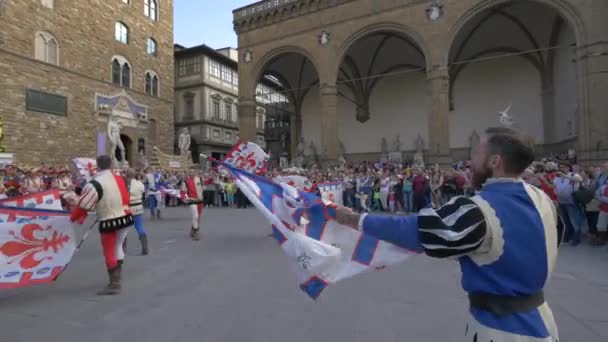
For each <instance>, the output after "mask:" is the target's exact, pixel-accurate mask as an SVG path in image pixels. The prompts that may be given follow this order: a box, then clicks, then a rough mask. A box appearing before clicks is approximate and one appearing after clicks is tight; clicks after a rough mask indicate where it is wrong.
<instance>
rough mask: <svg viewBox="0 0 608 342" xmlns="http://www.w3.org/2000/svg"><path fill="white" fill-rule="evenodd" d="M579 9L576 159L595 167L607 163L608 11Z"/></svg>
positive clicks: (596, 7) (604, 8)
mask: <svg viewBox="0 0 608 342" xmlns="http://www.w3.org/2000/svg"><path fill="white" fill-rule="evenodd" d="M578 10H579V12H580V14H581V17H582V20H581V23H582V25H584V26H585V30H584V35H583V34H578V35H577V50H576V60H577V83H578V111H577V121H578V122H577V124H578V127H577V128H578V129H577V131H578V143H577V157H578V160H579V162H580V163H583V164H598V163H601V162H603V161H606V160H608V96H607V95H608V72H606V71H607V70H608V21H606V15H607V14H608V10H607V9H606V7H601V6H599V7H598V6H583V5H579V8H578ZM578 31H579V33H580V32H582V31H583V29H582V28H579V30H578Z"/></svg>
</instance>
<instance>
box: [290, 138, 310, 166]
mask: <svg viewBox="0 0 608 342" xmlns="http://www.w3.org/2000/svg"><path fill="white" fill-rule="evenodd" d="M306 149H307V147H306V140H304V137H301V138H300V141H299V142H298V146H297V147H296V155H295V158H293V164H294V166H296V167H299V168H301V167H303V166H304V161H305V159H306Z"/></svg>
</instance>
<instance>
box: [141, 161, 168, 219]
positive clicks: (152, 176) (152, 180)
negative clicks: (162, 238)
mask: <svg viewBox="0 0 608 342" xmlns="http://www.w3.org/2000/svg"><path fill="white" fill-rule="evenodd" d="M163 183H164V179H163V174H162V173H161V172H155V170H154V168H152V167H149V168H148V172H147V173H146V183H145V185H146V193H147V195H146V200H147V202H148V208H149V209H150V215H151V218H152V219H155V218H156V219H160V209H161V208H164V204H165V203H164V201H163V196H162V193H161V191H160V189H161V187H162V185H163Z"/></svg>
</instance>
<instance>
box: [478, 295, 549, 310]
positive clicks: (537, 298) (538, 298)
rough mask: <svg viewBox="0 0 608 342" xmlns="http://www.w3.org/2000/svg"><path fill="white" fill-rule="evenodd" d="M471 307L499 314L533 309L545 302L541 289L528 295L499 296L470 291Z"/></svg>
mask: <svg viewBox="0 0 608 342" xmlns="http://www.w3.org/2000/svg"><path fill="white" fill-rule="evenodd" d="M469 303H470V305H471V308H475V309H479V310H483V311H488V312H491V313H493V314H496V315H499V316H507V315H512V314H515V313H523V312H528V311H531V310H534V309H536V308H538V307H539V306H541V305H543V303H545V295H544V293H543V292H542V291H540V292H538V293H535V294H532V295H529V296H499V295H493V294H488V293H470V294H469Z"/></svg>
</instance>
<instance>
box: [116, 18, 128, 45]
mask: <svg viewBox="0 0 608 342" xmlns="http://www.w3.org/2000/svg"><path fill="white" fill-rule="evenodd" d="M114 38H115V39H116V40H117V41H119V42H121V43H123V44H128V43H129V28H128V27H127V25H125V24H124V23H121V22H120V21H117V22H116V25H115V36H114Z"/></svg>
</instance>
